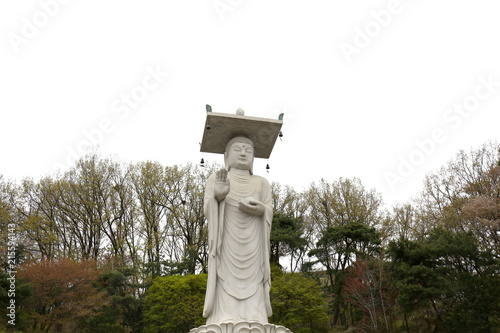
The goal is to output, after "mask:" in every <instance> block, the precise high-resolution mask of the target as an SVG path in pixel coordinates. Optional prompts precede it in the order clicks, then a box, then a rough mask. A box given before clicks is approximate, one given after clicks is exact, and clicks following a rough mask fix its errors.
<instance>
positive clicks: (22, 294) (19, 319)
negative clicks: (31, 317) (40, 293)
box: [0, 270, 33, 330]
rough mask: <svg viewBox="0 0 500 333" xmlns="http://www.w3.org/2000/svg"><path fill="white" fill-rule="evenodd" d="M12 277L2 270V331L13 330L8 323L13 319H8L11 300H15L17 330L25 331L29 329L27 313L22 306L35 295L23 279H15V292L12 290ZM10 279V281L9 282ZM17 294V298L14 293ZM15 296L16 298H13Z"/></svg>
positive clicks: (0, 279) (0, 285) (0, 318)
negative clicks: (3, 329) (5, 329)
mask: <svg viewBox="0 0 500 333" xmlns="http://www.w3.org/2000/svg"><path fill="white" fill-rule="evenodd" d="M11 278H12V277H11V276H10V275H9V274H8V273H6V272H4V271H3V270H0V306H1V309H0V315H1V317H0V329H1V328H2V327H3V328H13V326H12V325H11V324H9V323H8V321H10V320H12V319H13V318H10V317H8V316H7V315H8V313H9V312H8V311H9V310H8V309H7V307H8V306H9V305H10V301H11V299H14V300H15V302H16V303H15V306H16V313H15V321H14V322H15V328H16V329H19V330H23V329H25V328H27V327H28V320H27V313H26V311H25V310H24V309H23V308H22V306H20V305H22V304H25V302H26V299H28V298H29V297H30V296H31V295H33V290H32V288H31V286H30V285H29V284H28V283H25V282H24V281H23V280H22V279H19V278H16V279H15V290H14V291H13V290H12V289H11V282H12V281H13V280H11ZM9 279H10V280H9ZM13 292H14V293H15V296H14V295H13V294H12V293H13ZM13 296H14V297H13Z"/></svg>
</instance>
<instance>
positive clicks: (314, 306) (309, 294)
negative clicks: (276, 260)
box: [269, 267, 329, 333]
mask: <svg viewBox="0 0 500 333" xmlns="http://www.w3.org/2000/svg"><path fill="white" fill-rule="evenodd" d="M271 306H272V308H273V316H272V317H271V318H270V320H269V321H270V322H272V323H274V324H277V325H283V326H285V327H287V328H289V329H291V330H292V332H294V333H321V332H328V328H329V321H328V314H327V310H328V305H327V302H326V300H325V298H324V296H323V295H322V292H321V287H320V286H319V285H318V283H317V282H316V281H315V280H313V279H312V278H308V277H305V276H304V275H303V274H301V273H283V272H281V271H280V270H279V269H278V268H276V267H273V268H272V288H271Z"/></svg>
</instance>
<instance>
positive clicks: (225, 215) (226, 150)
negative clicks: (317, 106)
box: [191, 106, 290, 333]
mask: <svg viewBox="0 0 500 333" xmlns="http://www.w3.org/2000/svg"><path fill="white" fill-rule="evenodd" d="M207 111H208V112H207V120H206V124H205V130H204V134H203V140H202V144H201V151H202V152H209V153H218V154H224V164H225V168H222V169H220V170H218V171H216V172H215V173H214V174H213V175H211V176H210V177H209V178H208V180H207V183H206V187H205V201H204V212H205V216H206V218H207V223H208V244H209V260H208V282H207V292H206V296H205V305H204V309H203V317H205V318H207V324H206V325H205V326H202V327H200V328H197V329H193V330H191V332H199V333H201V332H224V333H231V332H262V333H280V332H290V330H288V329H286V328H284V327H282V326H276V325H272V324H269V323H268V317H270V316H271V315H272V309H271V302H270V298H269V291H270V288H271V272H270V267H269V256H270V240H269V237H270V232H271V224H272V218H273V207H272V201H271V199H272V197H271V187H270V185H269V182H268V181H267V180H266V179H265V178H263V177H260V176H256V175H254V174H253V161H254V157H257V158H269V155H270V154H271V151H272V149H273V147H274V144H275V142H276V139H277V138H278V134H279V133H280V129H281V126H282V124H283V122H282V119H279V120H272V119H263V118H255V117H247V116H245V115H244V112H243V111H242V110H241V109H238V111H237V113H236V115H228V114H222V113H213V112H211V108H210V107H209V106H207ZM280 118H281V116H280Z"/></svg>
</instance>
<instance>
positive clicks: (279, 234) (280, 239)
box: [270, 213, 307, 267]
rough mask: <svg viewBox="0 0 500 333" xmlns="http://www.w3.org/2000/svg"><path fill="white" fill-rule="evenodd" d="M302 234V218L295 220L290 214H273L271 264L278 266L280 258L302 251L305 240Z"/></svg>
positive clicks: (305, 243)
mask: <svg viewBox="0 0 500 333" xmlns="http://www.w3.org/2000/svg"><path fill="white" fill-rule="evenodd" d="M303 234H304V222H303V220H302V218H295V217H293V216H292V215H291V214H279V213H278V214H276V213H275V214H274V216H273V225H272V228H271V237H270V240H271V262H272V263H274V264H276V265H278V266H280V267H281V265H280V263H279V259H280V257H282V256H286V255H292V254H294V253H296V252H299V251H304V249H305V246H306V245H307V239H305V238H304V237H302V235H303Z"/></svg>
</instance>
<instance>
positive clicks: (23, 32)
mask: <svg viewBox="0 0 500 333" xmlns="http://www.w3.org/2000/svg"><path fill="white" fill-rule="evenodd" d="M499 13H500V3H499V2H498V1H497V0H489V1H486V0H482V1H481V0H479V1H459V0H440V1H431V0H413V1H411V0H400V1H397V0H383V1H379V0H370V1H366V0H364V1H361V0H358V1H352V0H345V1H333V0H317V1H293V0H286V1H285V0H276V1H269V0H267V1H264V0H215V1H214V0H203V1H166V0H146V1H128V0H114V1H95V0H85V1H82V0H64V1H63V0H39V1H32V0H29V1H28V0H24V1H14V0H11V1H2V2H0V29H1V36H2V41H1V43H0V56H1V61H0V112H1V119H0V124H1V129H0V150H1V153H0V174H3V175H4V176H5V177H7V178H9V179H17V180H19V179H21V178H23V177H26V176H28V177H33V178H35V179H38V178H40V177H41V176H44V175H50V174H53V173H54V172H55V169H54V166H59V167H67V166H68V165H71V163H72V161H73V160H74V158H75V157H79V154H81V152H83V151H84V148H85V147H86V146H88V144H87V142H88V141H91V140H92V141H95V142H98V143H99V146H100V151H101V152H102V154H103V155H104V156H107V155H113V156H115V157H116V158H118V159H119V160H121V161H123V162H129V161H130V162H136V161H145V160H154V161H159V162H161V163H163V164H165V165H174V164H186V163H188V162H193V163H198V162H199V161H200V159H201V157H202V156H203V157H204V158H205V160H208V161H209V162H215V161H218V162H221V163H222V158H221V156H219V155H213V154H203V155H202V154H201V153H200V152H199V142H200V141H201V137H202V134H203V127H204V123H205V104H210V105H211V106H212V108H213V111H214V112H222V113H235V111H236V109H238V108H239V107H241V108H242V109H244V110H245V112H246V114H247V115H250V116H256V117H269V118H277V117H278V115H279V113H282V112H283V113H285V121H284V126H283V133H284V137H283V141H281V142H280V141H278V142H277V144H276V146H275V149H274V151H273V153H272V155H271V158H270V160H269V164H270V166H271V170H270V171H271V172H270V173H266V171H265V164H266V163H267V162H268V161H267V160H264V161H260V162H257V163H256V165H255V167H254V169H255V173H256V174H260V175H263V176H266V177H267V178H268V179H269V180H270V181H278V182H280V183H281V184H283V185H285V184H289V185H291V186H293V187H295V188H296V189H297V190H299V191H300V190H302V189H305V188H307V187H308V186H309V184H310V183H311V182H313V181H316V182H317V181H319V180H320V179H321V178H324V179H326V180H328V181H334V180H337V179H339V178H340V177H345V178H352V177H359V178H360V179H361V181H362V183H363V184H364V185H365V187H367V188H375V189H376V190H377V191H379V192H381V193H382V195H383V198H384V201H385V202H386V203H387V204H388V205H391V204H392V203H394V202H396V201H399V202H404V201H407V200H408V199H409V198H410V197H411V196H414V195H416V194H417V193H418V192H419V191H420V190H421V188H422V181H423V179H424V176H425V174H426V173H427V172H430V171H434V170H437V169H438V168H439V167H440V166H442V165H444V164H445V163H446V162H447V161H448V160H450V159H451V158H452V157H453V156H454V155H455V154H456V153H457V152H458V151H459V150H460V149H466V150H469V149H470V148H471V147H478V146H480V145H482V144H483V143H485V142H486V141H488V140H493V141H495V140H498V139H499V130H498V129H499V123H500V115H499V110H500V37H499V33H498V32H499V31H500V20H499V17H498V15H499ZM89 138H90V139H89ZM68 162H69V163H68Z"/></svg>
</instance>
